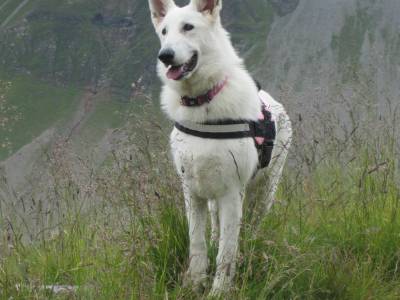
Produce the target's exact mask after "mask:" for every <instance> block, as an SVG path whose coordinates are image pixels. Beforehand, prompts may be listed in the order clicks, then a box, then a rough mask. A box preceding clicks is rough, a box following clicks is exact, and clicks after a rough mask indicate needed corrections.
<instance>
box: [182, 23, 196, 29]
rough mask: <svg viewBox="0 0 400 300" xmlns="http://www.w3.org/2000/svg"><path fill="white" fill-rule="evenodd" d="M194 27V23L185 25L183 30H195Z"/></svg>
mask: <svg viewBox="0 0 400 300" xmlns="http://www.w3.org/2000/svg"><path fill="white" fill-rule="evenodd" d="M193 29H194V26H193V25H192V24H185V25H183V30H184V31H190V30H193Z"/></svg>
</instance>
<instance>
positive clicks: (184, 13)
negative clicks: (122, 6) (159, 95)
mask: <svg viewBox="0 0 400 300" xmlns="http://www.w3.org/2000/svg"><path fill="white" fill-rule="evenodd" d="M221 2H222V0H191V2H190V3H189V4H188V5H187V6H185V7H178V6H176V5H175V3H174V2H173V0H149V5H150V11H151V18H152V21H153V24H154V27H155V29H156V32H157V34H158V36H159V38H160V41H161V49H160V52H159V54H158V59H159V61H160V62H159V73H160V76H161V77H162V78H165V79H166V80H174V81H178V80H186V79H188V78H190V77H191V76H192V75H193V74H194V73H195V72H196V70H197V69H198V68H199V65H200V63H201V60H202V59H203V58H204V55H207V54H208V55H209V53H210V51H212V50H211V49H212V48H213V47H215V46H214V45H213V43H214V42H215V38H213V32H214V31H215V30H216V28H217V27H218V26H219V27H220V17H219V14H220V10H221V6H222V3H221ZM219 27H218V28H219Z"/></svg>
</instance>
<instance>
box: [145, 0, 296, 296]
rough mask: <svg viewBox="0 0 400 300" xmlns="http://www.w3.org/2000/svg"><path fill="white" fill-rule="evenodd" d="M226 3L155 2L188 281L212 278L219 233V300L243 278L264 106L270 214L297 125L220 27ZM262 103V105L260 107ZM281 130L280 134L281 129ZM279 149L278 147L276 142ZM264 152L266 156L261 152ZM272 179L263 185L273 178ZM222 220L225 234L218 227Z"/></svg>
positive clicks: (215, 289) (205, 0) (152, 5)
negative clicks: (268, 126) (212, 245)
mask: <svg viewBox="0 0 400 300" xmlns="http://www.w3.org/2000/svg"><path fill="white" fill-rule="evenodd" d="M221 2H222V0H192V1H191V2H190V4H188V5H187V6H185V7H178V6H176V5H175V3H174V2H173V0H149V4H150V10H151V17H152V21H153V24H154V27H155V29H156V32H157V34H158V36H159V38H160V41H161V50H160V52H159V62H158V75H159V76H160V78H161V80H162V81H163V83H164V86H163V89H162V93H161V103H162V106H163V109H164V110H165V112H166V113H167V114H168V116H169V117H170V118H171V119H172V120H173V121H175V122H176V126H175V128H174V130H173V132H172V134H171V147H172V154H173V158H174V163H175V166H176V169H177V171H178V173H179V175H180V177H181V178H182V183H183V191H184V196H185V204H186V210H187V218H188V223H189V236H190V263H189V268H188V271H187V273H186V276H187V279H188V280H189V282H190V283H192V284H193V285H195V286H201V285H203V284H204V282H205V280H206V278H207V273H206V272H207V267H208V260H207V251H206V239H205V236H206V223H207V208H209V209H210V212H211V224H212V235H213V237H215V235H216V234H217V232H218V231H219V235H220V236H219V250H218V256H217V271H216V275H215V279H214V282H213V286H212V293H213V294H218V293H220V292H223V291H226V290H227V289H229V287H230V285H231V283H232V279H233V277H234V274H235V264H236V255H237V251H238V237H239V231H240V224H241V218H242V203H243V196H244V192H245V188H246V186H247V184H248V183H249V181H250V180H251V179H252V178H253V177H254V175H255V174H256V172H257V169H258V167H259V164H260V162H259V150H260V148H259V147H257V143H259V144H262V143H263V141H264V140H265V137H264V136H261V137H256V136H257V133H255V132H254V129H252V128H253V127H252V124H255V123H256V122H257V121H258V120H259V119H260V116H263V115H262V104H261V103H262V101H263V102H264V104H263V106H264V107H267V108H268V110H269V111H270V112H271V114H272V116H270V117H271V121H272V122H274V124H275V125H276V127H274V129H276V136H275V142H274V147H273V151H272V159H271V161H270V168H269V172H268V174H269V176H270V177H269V180H268V182H269V186H267V184H266V182H265V181H264V182H263V183H264V185H265V188H266V190H267V192H266V204H267V206H268V207H269V206H270V205H271V204H272V202H273V196H274V193H275V191H276V189H277V185H278V182H279V179H280V177H281V174H282V169H283V166H284V164H285V160H286V157H287V153H288V148H289V145H290V142H291V136H292V131H291V126H290V121H289V118H288V116H287V114H286V112H285V110H284V108H283V107H282V105H280V104H279V103H277V102H276V101H274V100H273V99H272V98H271V97H270V96H269V95H268V94H267V93H265V92H263V91H261V92H258V89H257V86H256V84H255V83H254V81H253V79H252V78H251V76H250V75H249V74H248V72H247V71H246V69H245V67H244V66H243V62H242V60H241V59H240V58H239V57H238V55H237V53H236V52H235V50H234V49H233V46H232V44H231V42H230V38H229V35H228V33H227V32H226V31H225V30H224V28H223V27H222V25H221V21H220V10H221V7H222V3H221ZM260 98H261V100H262V101H260ZM275 125H274V126H275ZM270 142H271V141H270ZM257 148H259V149H257ZM263 175H265V172H264V171H263V172H258V174H257V177H260V176H261V177H262V178H265V176H263ZM218 220H219V227H218Z"/></svg>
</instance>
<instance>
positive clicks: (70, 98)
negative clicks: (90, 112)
mask: <svg viewBox="0 0 400 300" xmlns="http://www.w3.org/2000/svg"><path fill="white" fill-rule="evenodd" d="M2 78H5V77H2ZM7 81H9V82H10V83H11V86H10V88H9V89H8V91H7V92H6V94H5V97H6V100H7V102H6V105H7V106H9V107H14V111H13V112H10V113H9V115H8V117H9V118H15V120H14V121H12V122H10V123H9V124H8V125H7V127H6V128H4V129H3V130H0V139H1V140H2V141H7V146H6V147H2V148H0V160H2V159H4V158H6V157H7V156H9V154H10V153H13V152H14V151H15V150H17V149H19V148H20V147H22V146H23V145H25V144H27V143H30V142H31V141H32V140H33V139H34V138H35V137H37V136H38V135H40V134H41V133H42V132H43V131H44V130H46V129H48V128H51V127H54V126H59V127H60V126H61V125H64V124H65V123H66V122H67V120H68V119H69V118H70V117H71V116H72V113H73V112H74V110H75V109H76V107H77V104H78V100H79V96H80V92H79V90H78V89H77V88H75V87H73V86H70V87H62V86H55V85H54V84H49V83H46V82H43V81H39V80H35V79H33V78H32V77H29V76H17V77H11V78H10V77H9V78H8V79H7Z"/></svg>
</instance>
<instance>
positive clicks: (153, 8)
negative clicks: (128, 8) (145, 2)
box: [149, 0, 175, 28]
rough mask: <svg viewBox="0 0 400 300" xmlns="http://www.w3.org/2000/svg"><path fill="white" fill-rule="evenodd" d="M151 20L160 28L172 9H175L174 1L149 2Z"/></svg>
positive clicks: (159, 0) (157, 0)
mask: <svg viewBox="0 0 400 300" xmlns="http://www.w3.org/2000/svg"><path fill="white" fill-rule="evenodd" d="M149 6H150V12H151V20H152V21H153V25H154V27H156V28H157V27H158V25H160V23H161V22H162V20H163V19H164V17H165V16H166V15H167V13H168V11H169V10H170V9H171V8H174V7H175V3H174V1H173V0H149Z"/></svg>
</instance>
